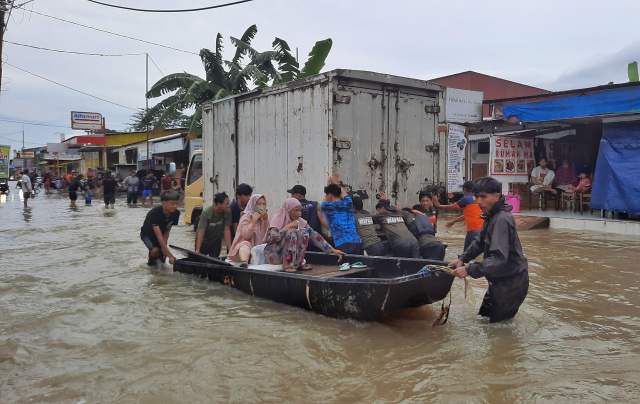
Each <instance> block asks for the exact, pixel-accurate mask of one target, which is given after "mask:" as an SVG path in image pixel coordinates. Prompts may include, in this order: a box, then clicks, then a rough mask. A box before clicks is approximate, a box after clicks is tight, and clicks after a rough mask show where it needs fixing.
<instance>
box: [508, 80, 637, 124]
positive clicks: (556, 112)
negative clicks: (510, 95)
mask: <svg viewBox="0 0 640 404" xmlns="http://www.w3.org/2000/svg"><path fill="white" fill-rule="evenodd" d="M638 112H640V87H628V88H619V89H612V90H606V91H598V92H584V93H582V94H578V95H572V96H568V97H560V98H554V99H551V100H546V101H540V102H529V103H521V104H506V105H502V116H503V117H504V119H506V120H509V121H520V122H540V121H552V120H560V119H571V118H577V117H585V116H594V115H607V114H629V113H638Z"/></svg>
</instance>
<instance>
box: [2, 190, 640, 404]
mask: <svg viewBox="0 0 640 404" xmlns="http://www.w3.org/2000/svg"><path fill="white" fill-rule="evenodd" d="M16 191H17V190H15V189H12V192H11V194H10V195H9V196H8V197H6V198H2V199H1V200H0V237H1V240H2V241H1V243H2V244H1V248H0V268H1V269H0V402H2V403H25V402H34V403H97V402H100V403H106V402H118V403H183V402H190V403H210V402H242V403H257V402H290V403H299V402H340V403H351V402H363V403H369V402H374V403H386V402H395V403H415V402H446V403H450V402H454V403H455V402H459V403H474V402H487V403H502V402H534V403H546V402H549V403H556V402H570V403H597V402H611V401H613V402H632V401H637V400H638V393H640V382H639V380H640V364H639V363H640V355H639V351H640V336H639V335H640V333H639V331H640V320H639V319H638V313H639V311H638V306H639V305H640V297H639V291H640V271H639V270H638V262H640V248H639V247H640V238H627V237H622V236H615V235H609V234H603V233H597V232H583V233H578V234H576V233H573V232H570V231H561V230H552V229H544V230H533V231H529V232H522V233H521V234H520V238H521V241H522V244H523V246H524V251H525V254H526V256H527V258H528V259H529V267H530V276H531V288H530V291H529V296H528V297H527V300H526V301H525V303H524V305H523V306H522V308H521V311H520V313H519V314H518V315H517V317H516V318H515V319H514V320H513V321H510V322H507V323H502V324H497V325H489V324H488V323H487V322H486V321H485V320H482V319H481V318H479V317H477V316H476V311H477V308H478V306H479V304H480V301H481V296H482V294H483V293H484V288H483V286H484V284H483V283H482V281H479V282H474V285H475V286H474V288H473V289H474V292H475V294H476V295H477V296H476V302H475V304H474V303H472V302H471V299H470V298H467V299H466V300H465V299H464V297H463V292H464V284H463V282H462V281H460V280H457V281H455V282H454V286H453V290H452V293H453V305H452V308H451V315H450V318H449V321H448V323H447V324H445V325H444V326H440V327H435V328H434V327H432V326H431V324H432V323H433V321H434V320H435V318H436V317H437V316H438V314H439V304H434V305H432V306H425V307H422V308H418V309H411V310H405V311H402V312H400V313H398V314H396V315H393V316H392V317H390V318H388V319H386V320H385V321H382V322H374V323H366V322H357V321H348V320H335V319H331V318H326V317H323V316H321V315H318V314H315V313H312V312H308V311H305V310H301V309H298V308H294V307H288V306H284V305H281V304H277V303H273V302H271V301H268V300H263V299H260V298H254V297H251V296H248V295H245V294H243V293H241V292H239V291H237V290H234V289H230V288H229V287H226V286H223V285H220V284H215V283H209V282H206V281H202V280H198V279H194V278H192V277H190V276H186V275H182V274H178V273H173V272H172V270H171V266H170V265H168V264H167V265H161V266H159V267H158V268H155V269H150V268H149V267H147V265H146V252H145V248H144V246H143V244H142V243H141V242H140V240H139V229H140V226H141V223H142V221H143V219H144V215H145V213H146V212H147V210H148V208H142V207H139V206H138V207H127V206H126V204H125V203H124V202H123V199H122V198H118V201H117V203H116V209H115V210H114V211H105V210H103V209H102V207H101V205H100V204H99V203H98V202H99V201H97V200H94V205H92V206H84V203H83V202H82V203H79V204H78V207H77V208H71V207H70V206H69V202H68V200H67V199H66V198H65V197H64V195H57V194H54V195H51V196H46V195H44V193H41V194H39V195H38V196H37V197H36V198H35V199H34V200H31V201H29V202H30V203H29V205H30V207H29V208H27V209H24V208H23V206H22V201H21V200H20V193H19V192H16ZM79 202H80V201H79ZM449 217H452V216H449ZM445 222H446V218H441V219H440V221H439V223H440V229H439V230H440V232H439V235H440V236H441V237H442V238H443V239H444V240H445V242H447V243H448V244H449V248H448V250H447V258H454V257H455V256H456V255H457V254H458V253H459V252H460V250H461V246H462V244H463V242H464V234H463V230H462V229H463V225H462V224H458V225H456V227H455V228H454V229H450V230H449V229H445V227H444V223H445ZM193 238H194V236H193V232H192V231H191V230H190V228H188V227H187V226H184V225H181V226H179V227H176V228H174V229H173V230H172V232H171V238H170V241H171V242H172V243H174V244H177V245H181V246H184V247H189V246H191V245H192V244H193Z"/></svg>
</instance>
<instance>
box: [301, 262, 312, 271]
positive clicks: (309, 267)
mask: <svg viewBox="0 0 640 404" xmlns="http://www.w3.org/2000/svg"><path fill="white" fill-rule="evenodd" d="M311 270H313V267H312V266H311V265H308V264H304V265H300V266H299V267H298V271H311Z"/></svg>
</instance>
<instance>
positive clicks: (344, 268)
mask: <svg viewBox="0 0 640 404" xmlns="http://www.w3.org/2000/svg"><path fill="white" fill-rule="evenodd" d="M350 269H351V264H349V263H348V262H345V263H344V264H342V265H340V271H348V270H350Z"/></svg>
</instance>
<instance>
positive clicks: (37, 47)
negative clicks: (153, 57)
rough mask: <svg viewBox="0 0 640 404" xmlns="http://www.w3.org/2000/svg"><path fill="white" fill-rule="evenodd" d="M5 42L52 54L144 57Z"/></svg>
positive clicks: (136, 54) (135, 54)
mask: <svg viewBox="0 0 640 404" xmlns="http://www.w3.org/2000/svg"><path fill="white" fill-rule="evenodd" d="M4 42H5V43H10V44H11V45H18V46H26V47H28V48H34V49H40V50H46V51H50V52H59V53H72V54H74V55H87V56H140V55H144V53H121V54H110V53H88V52H74V51H66V50H61V49H49V48H42V47H40V46H34V45H27V44H23V43H17V42H11V41H4Z"/></svg>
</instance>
